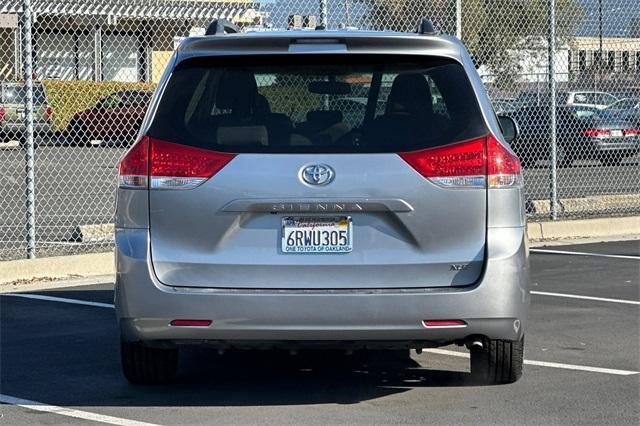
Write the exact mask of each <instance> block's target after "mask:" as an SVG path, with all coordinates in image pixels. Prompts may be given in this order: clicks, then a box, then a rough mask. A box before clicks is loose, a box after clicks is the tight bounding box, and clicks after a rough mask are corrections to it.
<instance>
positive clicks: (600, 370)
mask: <svg viewBox="0 0 640 426" xmlns="http://www.w3.org/2000/svg"><path fill="white" fill-rule="evenodd" d="M424 351H425V352H429V353H432V354H438V355H448V356H456V357H459V358H469V354H468V353H466V352H456V351H449V350H446V349H425V350H424ZM524 363H525V364H526V365H535V366H538V367H549V368H560V369H563V370H577V371H588V372H590V373H602V374H613V375H616V376H632V375H634V374H640V372H639V371H629V370H618V369H615V368H602V367H589V366H587V365H575V364H563V363H559V362H547V361H533V360H530V359H525V360H524Z"/></svg>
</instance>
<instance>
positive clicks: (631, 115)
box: [605, 98, 640, 127]
mask: <svg viewBox="0 0 640 426" xmlns="http://www.w3.org/2000/svg"><path fill="white" fill-rule="evenodd" d="M605 111H606V112H607V113H609V114H611V115H615V116H617V117H618V118H620V119H622V120H624V121H628V122H630V123H633V124H634V125H635V126H636V127H638V126H640V99H638V98H626V99H621V100H619V101H618V102H616V103H614V104H613V105H610V106H609V107H607V108H606V110H605Z"/></svg>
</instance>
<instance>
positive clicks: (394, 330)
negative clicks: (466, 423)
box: [115, 23, 529, 384]
mask: <svg viewBox="0 0 640 426" xmlns="http://www.w3.org/2000/svg"><path fill="white" fill-rule="evenodd" d="M217 26H218V27H220V24H219V23H218V25H217ZM423 27H424V25H423ZM227 32H228V33H227ZM354 98H357V99H363V98H364V99H366V101H360V102H359V104H364V105H358V106H357V108H353V102H340V100H341V99H347V100H348V99H354ZM341 106H342V108H345V109H349V110H341V109H340V108H341ZM358 114H359V117H357V115H358ZM345 117H349V120H345ZM502 129H504V135H503V130H502ZM515 131H516V125H515V123H514V122H513V121H512V120H510V119H509V118H506V117H505V118H501V119H498V118H497V117H496V115H495V114H494V112H493V110H492V108H491V104H490V102H489V99H488V98H487V95H486V93H485V89H484V88H483V85H482V82H481V80H480V78H479V76H478V74H477V72H476V70H475V68H474V65H473V62H472V60H471V59H470V57H469V55H468V53H467V52H466V50H465V48H464V47H463V45H462V44H461V43H460V41H459V40H458V39H456V38H454V37H449V36H439V35H436V34H432V33H429V32H425V31H421V32H418V33H416V34H407V33H394V32H364V31H353V30H340V31H328V30H317V31H282V32H276V31H274V32H246V33H236V34H234V33H232V31H225V32H216V34H213V35H205V36H200V37H191V38H187V39H185V40H184V41H182V43H181V44H180V46H179V48H178V49H177V51H176V52H175V54H174V56H173V58H172V59H171V61H170V64H169V66H168V68H167V70H166V72H165V74H164V76H163V78H162V81H161V83H160V84H159V87H158V88H157V90H156V93H155V95H154V99H153V100H152V103H151V107H150V110H149V112H148V113H147V116H146V118H145V121H144V123H143V126H142V128H141V130H140V134H139V137H138V141H137V142H136V143H135V144H134V145H133V146H132V147H131V149H130V150H129V151H128V152H127V153H126V154H125V155H124V157H123V158H122V160H121V162H120V164H119V188H118V202H117V214H116V267H117V277H116V292H115V303H116V308H117V316H118V322H119V328H120V331H121V339H122V345H121V354H122V365H123V370H124V375H125V377H126V378H127V379H128V380H129V381H130V382H133V383H154V382H165V381H168V380H170V379H171V378H173V377H174V376H175V374H176V370H177V358H178V352H179V348H180V347H181V346H183V345H189V344H206V345H209V346H213V347H215V348H217V349H219V350H226V349H231V348H241V349H260V348H286V349H291V350H297V349H305V348H334V349H335V348H340V349H345V351H353V350H369V349H376V350H377V349H389V350H396V351H398V350H402V351H405V353H407V354H408V352H409V351H408V350H409V349H421V348H428V347H438V346H444V345H450V344H458V345H460V346H466V347H467V348H468V349H469V350H470V352H471V356H470V359H471V374H472V377H473V378H474V379H475V381H476V382H478V383H483V384H496V383H509V382H514V381H516V380H517V379H518V378H519V377H520V376H521V374H522V363H523V349H524V332H525V329H526V326H527V315H528V307H529V291H528V250H527V238H526V227H525V225H526V218H525V215H524V211H523V206H524V194H523V186H522V185H523V184H522V176H521V170H520V162H519V160H518V158H517V157H516V156H515V155H514V154H513V152H512V151H511V149H510V148H509V146H508V144H507V142H508V140H509V139H511V138H513V137H515ZM505 137H506V139H505Z"/></svg>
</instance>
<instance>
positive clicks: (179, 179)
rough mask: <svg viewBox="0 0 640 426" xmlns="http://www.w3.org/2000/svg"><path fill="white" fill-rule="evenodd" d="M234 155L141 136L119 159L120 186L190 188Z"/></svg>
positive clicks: (212, 173)
mask: <svg viewBox="0 0 640 426" xmlns="http://www.w3.org/2000/svg"><path fill="white" fill-rule="evenodd" d="M234 157H235V155H234V154H228V153H224V152H215V151H209V150H206V149H200V148H194V147H190V146H185V145H180V144H175V143H172V142H166V141H162V140H158V139H153V138H150V137H148V136H145V137H143V138H142V139H141V140H140V141H138V142H137V143H136V144H135V145H134V146H133V147H132V148H131V149H130V150H129V151H128V152H127V153H126V154H125V156H124V157H123V158H122V160H121V161H120V167H119V175H120V179H119V181H120V186H121V187H123V188H147V187H150V188H151V189H192V188H195V187H197V186H199V185H201V184H202V183H203V182H205V181H206V180H208V179H210V178H211V177H212V176H213V175H215V174H216V173H218V172H219V171H220V170H221V169H222V168H223V167H224V166H225V165H227V163H229V161H231V160H232V159H233V158H234ZM149 179H150V180H149Z"/></svg>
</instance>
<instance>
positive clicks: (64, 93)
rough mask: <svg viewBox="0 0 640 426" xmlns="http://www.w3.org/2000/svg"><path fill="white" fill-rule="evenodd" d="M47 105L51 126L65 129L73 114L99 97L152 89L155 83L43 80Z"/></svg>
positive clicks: (90, 105) (92, 104)
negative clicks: (128, 90)
mask: <svg viewBox="0 0 640 426" xmlns="http://www.w3.org/2000/svg"><path fill="white" fill-rule="evenodd" d="M42 84H44V86H45V88H46V91H47V98H48V100H49V105H51V107H52V108H53V127H54V130H56V131H62V130H64V129H66V127H67V125H68V124H69V122H70V121H71V119H72V118H73V116H74V115H75V114H77V113H78V112H80V111H83V110H85V109H87V108H91V107H92V106H94V105H95V104H96V103H97V102H98V101H99V100H100V99H102V98H104V97H105V96H108V95H110V94H112V93H114V92H117V91H119V90H127V89H144V90H154V89H155V88H156V84H155V83H125V82H119V81H99V82H98V81H86V80H78V81H66V80H44V81H43V82H42Z"/></svg>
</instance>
